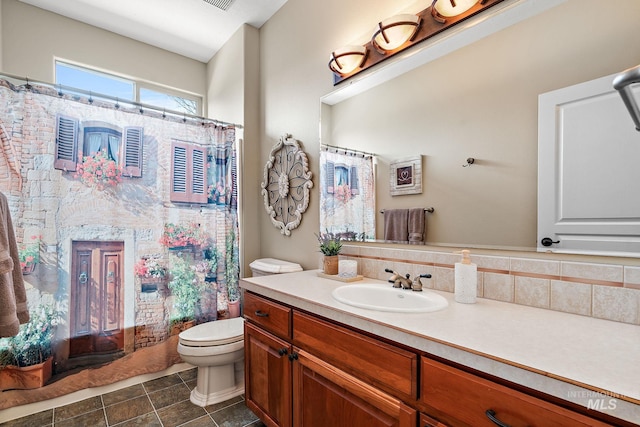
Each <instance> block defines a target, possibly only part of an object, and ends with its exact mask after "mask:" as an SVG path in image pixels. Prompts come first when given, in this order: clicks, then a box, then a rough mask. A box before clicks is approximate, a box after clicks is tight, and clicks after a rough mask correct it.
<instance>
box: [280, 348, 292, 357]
mask: <svg viewBox="0 0 640 427" xmlns="http://www.w3.org/2000/svg"><path fill="white" fill-rule="evenodd" d="M288 352H289V351H288V350H287V349H286V348H281V349H280V350H278V354H279V355H280V356H284V355H285V354H287V353H288Z"/></svg>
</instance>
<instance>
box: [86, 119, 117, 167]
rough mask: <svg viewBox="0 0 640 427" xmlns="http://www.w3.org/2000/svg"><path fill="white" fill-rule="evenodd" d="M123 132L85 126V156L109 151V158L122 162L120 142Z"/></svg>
mask: <svg viewBox="0 0 640 427" xmlns="http://www.w3.org/2000/svg"><path fill="white" fill-rule="evenodd" d="M121 141H122V132H118V131H117V130H114V129H108V128H103V127H86V128H84V147H83V149H82V155H83V156H93V155H95V154H96V153H99V152H100V151H104V152H105V153H107V157H108V158H109V160H114V161H115V162H116V163H117V164H120V142H121Z"/></svg>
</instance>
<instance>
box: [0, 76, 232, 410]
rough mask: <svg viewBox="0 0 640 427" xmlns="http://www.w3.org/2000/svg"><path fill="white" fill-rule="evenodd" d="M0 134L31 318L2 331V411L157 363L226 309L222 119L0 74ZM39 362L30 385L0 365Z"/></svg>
mask: <svg viewBox="0 0 640 427" xmlns="http://www.w3.org/2000/svg"><path fill="white" fill-rule="evenodd" d="M0 143H1V152H0V191H2V192H3V193H4V194H5V195H6V196H7V198H8V201H9V207H10V211H11V214H12V218H13V219H14V228H15V233H16V238H17V240H18V243H19V248H20V261H21V266H20V268H21V269H22V271H23V277H24V279H25V284H26V288H27V300H28V305H29V311H30V313H31V315H32V319H31V321H30V322H29V323H28V324H26V325H23V326H22V327H21V331H20V333H19V334H18V336H16V337H13V338H7V339H2V340H0V390H5V391H3V392H2V393H1V397H2V398H0V409H4V408H7V407H11V406H15V405H19V404H23V403H28V402H32V401H35V400H39V399H44V398H51V397H54V396H56V395H59V394H61V393H62V394H63V393H67V392H71V391H75V390H77V389H81V388H86V387H95V386H97V385H103V384H107V383H110V382H114V381H117V380H121V379H124V378H126V377H128V376H133V375H138V374H142V373H148V372H154V371H158V370H162V369H165V368H167V367H169V366H170V365H172V364H174V363H177V362H180V358H179V356H178V355H177V352H176V345H177V335H176V334H178V333H179V332H180V331H181V330H184V329H185V328H188V327H190V326H192V325H194V324H197V323H202V322H207V321H214V320H216V319H220V318H223V317H226V316H228V315H229V314H228V310H227V305H228V301H229V298H235V297H236V296H237V294H238V279H239V271H238V264H239V263H238V241H239V239H238V212H237V208H238V204H237V200H238V194H237V191H238V190H237V166H236V145H237V142H236V129H235V128H234V127H233V126H231V125H219V124H215V123H213V122H210V121H207V120H194V119H191V118H187V117H175V116H172V115H168V114H164V113H162V112H156V111H149V110H145V109H143V108H141V107H134V106H129V105H126V104H120V103H118V102H117V101H116V102H112V101H105V100H100V99H92V98H91V97H82V96H78V95H75V94H71V93H59V92H58V91H57V90H55V89H53V88H51V87H47V86H38V85H33V84H28V83H27V84H23V85H13V84H12V83H10V82H9V81H7V80H0ZM45 362H46V363H49V366H50V367H49V369H50V371H51V374H52V375H53V379H52V380H45V385H44V387H42V388H41V389H40V390H39V391H35V390H30V391H29V392H24V391H20V390H13V389H15V388H22V386H23V384H20V383H18V384H16V383H15V382H11V381H9V380H7V376H6V375H4V376H3V373H4V374H6V373H7V372H9V369H10V368H12V367H24V366H34V365H38V364H39V363H45ZM70 372H74V373H73V374H70ZM56 378H62V379H61V380H59V381H57V380H56ZM3 381H4V382H3ZM61 384H62V390H60V387H59V386H60V385H61Z"/></svg>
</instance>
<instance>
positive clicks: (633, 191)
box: [538, 75, 640, 256]
mask: <svg viewBox="0 0 640 427" xmlns="http://www.w3.org/2000/svg"><path fill="white" fill-rule="evenodd" d="M614 77H615V75H611V76H607V77H603V78H600V79H596V80H592V81H589V82H586V83H581V84H578V85H575V86H570V87H567V88H563V89H559V90H556V91H553V92H548V93H545V94H542V95H540V96H539V99H538V250H539V251H548V250H551V251H554V252H563V253H586V254H598V255H623V256H640V132H638V131H636V130H635V126H634V124H633V121H632V119H631V116H630V115H629V113H628V112H627V109H626V108H625V106H624V104H623V102H622V99H621V98H620V96H619V94H618V92H617V91H616V90H614V89H613V85H612V82H613V79H614ZM634 93H635V95H636V97H637V98H639V99H640V86H639V87H636V88H635V89H634ZM545 238H548V239H551V242H553V243H551V244H550V245H549V246H545V245H543V244H542V240H543V239H545ZM545 243H549V241H548V240H547V241H545Z"/></svg>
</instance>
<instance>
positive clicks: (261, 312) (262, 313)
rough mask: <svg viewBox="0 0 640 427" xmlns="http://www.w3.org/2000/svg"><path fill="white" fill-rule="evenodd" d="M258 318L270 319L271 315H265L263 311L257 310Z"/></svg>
mask: <svg viewBox="0 0 640 427" xmlns="http://www.w3.org/2000/svg"><path fill="white" fill-rule="evenodd" d="M256 316H258V317H269V313H265V312H264V311H261V310H256Z"/></svg>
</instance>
